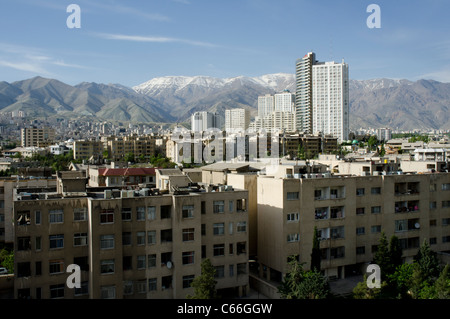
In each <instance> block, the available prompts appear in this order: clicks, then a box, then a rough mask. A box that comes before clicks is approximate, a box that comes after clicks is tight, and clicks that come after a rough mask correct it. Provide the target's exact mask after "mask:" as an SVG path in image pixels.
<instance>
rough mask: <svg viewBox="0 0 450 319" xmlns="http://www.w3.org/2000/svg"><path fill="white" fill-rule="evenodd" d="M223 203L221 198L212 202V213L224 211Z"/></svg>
mask: <svg viewBox="0 0 450 319" xmlns="http://www.w3.org/2000/svg"><path fill="white" fill-rule="evenodd" d="M224 209H225V204H224V201H223V200H216V201H214V202H213V212H214V214H221V213H223V212H224Z"/></svg>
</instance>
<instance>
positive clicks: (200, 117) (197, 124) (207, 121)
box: [191, 111, 219, 132]
mask: <svg viewBox="0 0 450 319" xmlns="http://www.w3.org/2000/svg"><path fill="white" fill-rule="evenodd" d="M218 122H219V120H218V116H217V115H216V114H215V113H211V112H206V111H203V112H195V113H194V114H192V115H191V131H193V132H201V131H206V130H207V129H209V128H212V127H216V128H219V127H218V124H219V123H218Z"/></svg>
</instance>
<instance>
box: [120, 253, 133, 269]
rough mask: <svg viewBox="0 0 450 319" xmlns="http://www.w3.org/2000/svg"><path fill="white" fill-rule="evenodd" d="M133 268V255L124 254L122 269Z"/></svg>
mask: <svg viewBox="0 0 450 319" xmlns="http://www.w3.org/2000/svg"><path fill="white" fill-rule="evenodd" d="M131 269H133V257H132V256H123V257H122V270H124V271H125V270H131Z"/></svg>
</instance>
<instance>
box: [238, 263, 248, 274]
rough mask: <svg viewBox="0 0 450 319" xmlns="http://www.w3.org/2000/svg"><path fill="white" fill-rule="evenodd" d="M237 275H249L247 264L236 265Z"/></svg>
mask: <svg viewBox="0 0 450 319" xmlns="http://www.w3.org/2000/svg"><path fill="white" fill-rule="evenodd" d="M236 269H237V274H238V275H245V274H246V273H247V263H239V264H237V265H236Z"/></svg>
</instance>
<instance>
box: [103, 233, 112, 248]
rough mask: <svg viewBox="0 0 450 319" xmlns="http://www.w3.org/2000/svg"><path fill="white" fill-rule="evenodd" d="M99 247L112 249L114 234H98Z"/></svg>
mask: <svg viewBox="0 0 450 319" xmlns="http://www.w3.org/2000/svg"><path fill="white" fill-rule="evenodd" d="M100 249H114V235H100Z"/></svg>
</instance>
